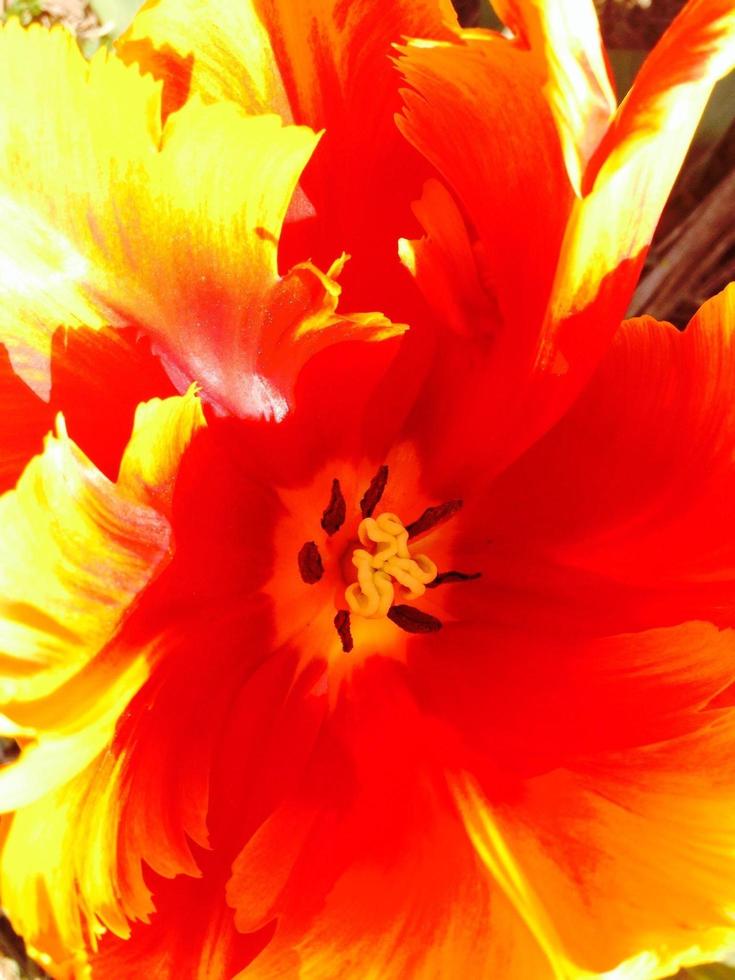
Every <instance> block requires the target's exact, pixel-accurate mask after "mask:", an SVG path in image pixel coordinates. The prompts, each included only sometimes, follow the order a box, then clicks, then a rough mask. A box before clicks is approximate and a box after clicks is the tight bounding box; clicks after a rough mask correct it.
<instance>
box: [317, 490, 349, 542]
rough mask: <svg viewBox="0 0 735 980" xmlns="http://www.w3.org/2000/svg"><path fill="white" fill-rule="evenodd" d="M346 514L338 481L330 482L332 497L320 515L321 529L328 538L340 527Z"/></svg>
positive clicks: (345, 506)
mask: <svg viewBox="0 0 735 980" xmlns="http://www.w3.org/2000/svg"><path fill="white" fill-rule="evenodd" d="M346 514H347V505H346V504H345V498H344V497H343V496H342V487H341V486H340V485H339V480H332V495H331V496H330V498H329V503H328V504H327V508H326V510H325V511H324V513H323V514H322V527H323V528H324V530H325V531H326V532H327V534H328V535H329V536H330V537H331V536H332V535H333V534H335V533H336V532H337V531H339V529H340V528H341V527H342V525H343V524H344V522H345V515H346Z"/></svg>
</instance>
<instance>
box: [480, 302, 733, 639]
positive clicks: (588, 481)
mask: <svg viewBox="0 0 735 980" xmlns="http://www.w3.org/2000/svg"><path fill="white" fill-rule="evenodd" d="M734 372H735V285H731V286H729V287H728V288H727V289H726V290H725V291H724V292H722V293H720V294H719V295H718V296H716V297H715V298H714V299H712V300H710V301H709V302H707V303H705V304H704V306H703V307H702V308H701V309H700V311H699V312H698V313H697V314H696V316H695V317H694V318H693V319H692V321H691V323H690V324H689V326H688V327H687V329H686V330H685V331H684V332H683V333H682V332H681V331H678V330H676V329H674V328H673V327H672V326H670V325H669V324H666V323H657V322H656V321H654V320H651V319H650V318H641V319H636V320H629V321H626V322H625V323H624V324H623V325H622V327H621V328H620V331H619V333H618V335H617V337H616V339H615V341H614V343H613V346H612V348H611V349H610V351H609V353H608V355H607V356H606V358H605V359H604V360H603V362H602V364H601V365H600V368H599V369H598V371H597V373H596V374H595V375H594V376H593V379H592V381H591V382H590V383H589V385H588V388H587V390H586V391H585V392H584V393H583V395H582V396H581V398H580V399H579V401H578V402H577V403H576V404H575V405H574V406H573V408H572V409H571V411H570V412H569V413H568V414H567V416H566V417H565V418H564V419H563V420H562V421H561V422H560V423H559V424H558V425H557V426H556V428H555V429H553V430H552V431H551V432H550V433H549V434H548V435H547V436H546V437H545V439H543V440H541V441H540V442H539V443H538V444H537V445H536V446H535V447H534V448H533V449H532V450H530V451H529V453H528V454H527V455H526V457H525V458H523V459H521V460H519V462H518V463H517V464H516V465H515V466H514V467H513V468H511V469H510V470H509V471H508V472H507V473H506V474H505V475H504V476H503V477H502V478H501V479H500V481H498V482H497V483H496V485H495V487H494V488H493V490H492V493H491V497H490V500H489V501H488V508H487V511H486V513H487V514H488V515H490V514H492V515H493V516H489V522H490V524H492V525H494V527H495V528H496V530H497V533H498V535H499V537H500V539H501V540H505V541H506V542H507V546H508V547H509V548H511V549H512V548H513V545H512V541H513V539H514V538H515V539H516V540H517V541H520V540H523V542H524V548H525V550H526V553H528V550H529V548H530V549H532V551H533V552H534V553H536V554H538V555H544V556H547V557H548V558H549V559H550V560H552V561H555V562H558V563H559V564H563V565H566V566H568V567H570V568H575V569H578V570H584V571H585V572H586V573H588V574H591V575H598V576H600V575H601V576H606V577H607V578H608V579H610V580H615V581H616V582H617V583H619V584H620V585H626V586H627V587H628V588H630V589H631V590H633V589H637V590H638V593H639V596H640V599H641V601H643V599H644V597H645V596H649V597H653V596H654V595H658V600H657V601H658V603H659V615H661V613H662V611H663V605H662V603H663V602H664V601H665V594H666V593H668V595H669V597H670V598H669V606H670V613H669V614H670V615H671V614H677V613H678V615H679V616H680V617H681V618H682V619H686V618H707V619H712V620H713V621H715V622H719V623H724V624H726V625H731V624H735V605H734V604H733V601H732V595H733V584H734V583H733V579H734V576H735V550H734V549H733V544H732V542H733V534H732V533H731V531H732V508H731V506H730V501H731V500H732V498H733V494H735V471H733V465H732V453H733V449H734V448H735V411H734V410H733V407H732V398H731V396H730V387H731V384H732V382H731V379H732V377H733V373H734ZM521 488H522V492H521ZM493 512H494V514H493ZM489 533H493V535H494V532H489Z"/></svg>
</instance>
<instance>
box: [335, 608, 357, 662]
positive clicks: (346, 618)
mask: <svg viewBox="0 0 735 980" xmlns="http://www.w3.org/2000/svg"><path fill="white" fill-rule="evenodd" d="M334 628H335V629H336V630H337V635H338V636H339V638H340V640H341V641H342V649H343V651H344V652H345V653H349V652H350V651H351V650H352V647H353V645H354V644H353V642H352V631H351V630H350V614H349V613H348V612H347V610H346V609H340V610H339V612H338V613H337V615H336V616H335V617H334Z"/></svg>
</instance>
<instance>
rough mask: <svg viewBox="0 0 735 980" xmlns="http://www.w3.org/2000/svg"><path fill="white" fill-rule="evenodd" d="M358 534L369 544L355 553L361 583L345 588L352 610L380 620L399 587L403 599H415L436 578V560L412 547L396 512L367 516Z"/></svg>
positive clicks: (361, 539)
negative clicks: (411, 548) (413, 553)
mask: <svg viewBox="0 0 735 980" xmlns="http://www.w3.org/2000/svg"><path fill="white" fill-rule="evenodd" d="M357 536H358V537H359V539H360V542H361V544H363V545H365V547H364V548H355V550H354V552H353V554H352V564H353V565H354V566H355V568H356V569H357V582H353V584H352V585H350V586H348V588H347V590H346V591H345V599H346V600H347V605H348V607H349V608H350V610H351V612H353V613H357V614H358V615H360V616H364V617H366V618H367V619H380V618H381V617H382V616H386V615H387V614H388V610H389V609H390V607H391V606H392V605H393V602H394V600H395V597H396V588H398V589H399V590H400V598H401V601H412V600H414V599H418V598H419V597H420V596H422V595H423V594H424V592H426V586H427V585H428V583H429V582H433V581H434V579H435V578H436V576H437V568H436V565H435V564H434V562H433V561H431V560H430V559H429V558H427V557H426V555H412V554H411V552H410V551H409V550H408V531H407V530H406V528H405V527H404V526H403V524H402V523H401V521H400V520H399V519H398V517H396V515H395V514H381V515H380V516H379V517H376V518H373V517H366V518H365V520H364V521H360V526H359V527H358V529H357ZM368 549H371V550H368Z"/></svg>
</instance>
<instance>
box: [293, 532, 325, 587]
mask: <svg viewBox="0 0 735 980" xmlns="http://www.w3.org/2000/svg"><path fill="white" fill-rule="evenodd" d="M298 562H299V572H300V573H301V578H302V579H303V580H304V582H306V584H307V585H315V584H316V583H317V582H318V581H319V579H320V578H321V577H322V575H323V574H324V565H323V564H322V556H321V555H320V554H319V548H317V545H316V541H307V542H306V544H304V545H302V547H301V551H299V557H298Z"/></svg>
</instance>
